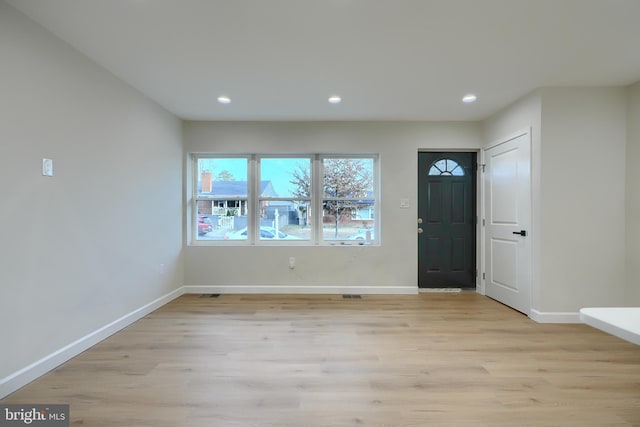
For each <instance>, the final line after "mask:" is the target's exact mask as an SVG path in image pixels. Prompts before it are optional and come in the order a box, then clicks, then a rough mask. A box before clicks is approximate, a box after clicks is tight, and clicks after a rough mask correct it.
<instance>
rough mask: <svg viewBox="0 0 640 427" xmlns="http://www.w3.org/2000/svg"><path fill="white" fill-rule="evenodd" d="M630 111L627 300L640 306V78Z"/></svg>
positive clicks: (631, 89) (631, 91)
mask: <svg viewBox="0 0 640 427" xmlns="http://www.w3.org/2000/svg"><path fill="white" fill-rule="evenodd" d="M627 113H628V114H627V156H626V157H627V164H626V166H627V168H626V169H627V176H626V182H627V188H626V197H627V218H626V223H627V229H626V238H627V244H626V255H627V258H626V265H627V268H626V275H627V289H626V291H627V294H626V295H627V297H626V302H627V304H628V305H635V306H640V82H639V83H636V84H635V85H633V86H631V87H630V88H629V103H628V110H627Z"/></svg>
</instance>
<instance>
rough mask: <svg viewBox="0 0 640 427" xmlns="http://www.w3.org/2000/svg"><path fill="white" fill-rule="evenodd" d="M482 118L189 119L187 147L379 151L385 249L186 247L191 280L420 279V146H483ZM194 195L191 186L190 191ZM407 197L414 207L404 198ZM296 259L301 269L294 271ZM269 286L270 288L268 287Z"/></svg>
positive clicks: (298, 286) (291, 283)
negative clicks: (403, 205)
mask: <svg viewBox="0 0 640 427" xmlns="http://www.w3.org/2000/svg"><path fill="white" fill-rule="evenodd" d="M480 145H481V132H480V126H479V124H477V123H411V122H407V123H379V122H377V123H370V122H315V123H298V122H295V123H243V122H228V123H207V122H186V123H185V124H184V146H185V151H186V152H222V153H246V152H249V153H254V152H255V153H306V152H322V153H332V152H335V153H343V152H376V153H380V164H381V175H382V183H381V201H382V204H381V224H382V228H381V236H380V237H381V241H382V245H381V246H376V247H237V246H235V247H219V246H218V247H203V246H196V245H193V246H191V245H187V247H186V252H185V254H186V258H185V261H186V264H185V265H186V269H185V284H186V285H192V286H198V285H200V286H201V285H210V286H211V285H215V286H229V287H230V288H233V287H237V286H243V285H244V286H286V287H288V289H290V290H291V291H293V292H297V291H301V292H304V291H309V289H311V288H313V287H314V286H315V287H318V286H346V287H349V286H362V285H364V286H372V287H376V286H377V287H380V286H383V287H410V288H412V289H414V290H415V289H416V284H417V250H416V247H417V241H416V228H417V225H416V216H417V208H416V196H417V152H418V150H419V149H435V148H438V149H461V148H464V149H472V150H473V149H478V148H479V147H480ZM188 193H189V192H188V191H187V194H188ZM403 198H406V199H409V200H410V204H411V207H410V208H409V209H401V208H400V199H403ZM290 256H294V257H296V264H297V266H296V269H295V270H294V271H291V270H290V269H289V268H288V259H289V257H290ZM265 289H266V288H265Z"/></svg>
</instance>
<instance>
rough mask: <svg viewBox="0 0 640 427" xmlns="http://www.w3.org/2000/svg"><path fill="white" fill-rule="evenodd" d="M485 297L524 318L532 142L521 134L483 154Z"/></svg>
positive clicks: (526, 310)
mask: <svg viewBox="0 0 640 427" xmlns="http://www.w3.org/2000/svg"><path fill="white" fill-rule="evenodd" d="M484 172H485V173H484V191H485V244H486V246H485V261H486V265H485V273H486V275H485V293H486V295H487V296H489V297H491V298H493V299H496V300H498V301H500V302H502V303H504V304H506V305H508V306H510V307H513V308H515V309H516V310H518V311H521V312H523V313H525V314H527V315H529V310H530V308H531V262H532V260H531V237H530V233H531V229H530V228H531V138H530V133H529V132H526V133H522V134H519V135H518V136H515V137H513V138H510V139H508V140H506V141H504V142H502V143H500V144H498V145H496V146H493V147H491V148H489V149H487V150H486V151H485V171H484Z"/></svg>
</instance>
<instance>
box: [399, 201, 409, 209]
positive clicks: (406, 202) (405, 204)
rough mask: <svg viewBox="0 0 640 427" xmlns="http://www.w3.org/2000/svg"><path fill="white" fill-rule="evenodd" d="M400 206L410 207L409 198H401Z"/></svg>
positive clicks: (403, 207)
mask: <svg viewBox="0 0 640 427" xmlns="http://www.w3.org/2000/svg"><path fill="white" fill-rule="evenodd" d="M400 207H401V208H402V209H407V208H409V199H400Z"/></svg>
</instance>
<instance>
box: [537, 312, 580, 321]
mask: <svg viewBox="0 0 640 427" xmlns="http://www.w3.org/2000/svg"><path fill="white" fill-rule="evenodd" d="M529 318H530V319H531V320H534V321H536V322H538V323H582V322H581V321H580V313H578V312H559V311H552V312H543V311H539V310H535V309H531V312H530V313H529Z"/></svg>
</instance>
